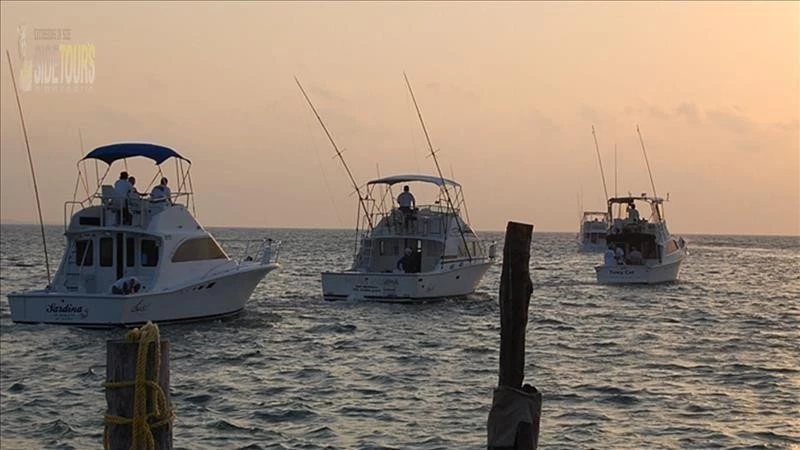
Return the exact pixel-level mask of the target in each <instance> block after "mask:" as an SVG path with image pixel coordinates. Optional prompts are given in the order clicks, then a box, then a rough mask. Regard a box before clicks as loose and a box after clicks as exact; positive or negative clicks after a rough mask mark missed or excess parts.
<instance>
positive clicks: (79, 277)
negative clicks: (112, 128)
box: [8, 143, 279, 327]
mask: <svg viewBox="0 0 800 450" xmlns="http://www.w3.org/2000/svg"><path fill="white" fill-rule="evenodd" d="M135 157H143V158H149V159H151V160H153V161H154V162H155V164H156V169H157V173H156V176H155V177H154V178H153V180H154V181H155V180H156V177H160V176H161V175H163V174H162V173H161V164H162V163H163V162H165V161H166V160H169V159H172V160H174V162H175V165H176V174H178V177H179V179H178V180H175V182H176V186H177V189H176V191H175V192H172V193H170V194H169V195H155V193H154V194H152V195H140V194H137V193H131V194H128V195H126V196H122V197H121V196H120V195H119V193H118V192H119V191H116V192H115V188H114V187H113V186H110V185H103V184H102V182H103V180H105V178H106V175H108V173H109V171H110V169H111V166H112V165H113V163H114V162H116V161H119V160H124V159H125V158H135ZM84 159H95V160H100V161H103V162H104V163H106V164H107V165H108V168H107V169H106V172H105V175H103V177H102V179H101V180H99V181H98V183H97V184H98V189H97V192H95V193H94V194H91V195H89V196H88V198H86V199H83V200H75V199H73V200H72V201H68V202H66V203H65V204H64V229H65V237H66V247H65V252H64V256H63V258H62V260H61V264H60V266H59V268H58V270H57V272H56V273H55V275H54V276H53V278H52V280H48V283H49V284H48V285H47V286H46V287H45V288H44V289H42V290H37V291H30V292H21V293H12V294H9V295H8V301H9V304H10V307H11V319H12V320H13V321H14V322H20V323H51V324H66V325H78V326H84V327H105V326H120V325H121V326H131V325H136V324H142V323H146V322H148V321H153V322H179V321H197V320H206V319H214V318H221V317H225V316H231V315H235V314H237V313H239V312H240V311H242V309H243V308H244V306H245V303H246V302H247V300H248V299H249V298H250V295H251V294H252V292H253V290H254V289H255V288H256V285H257V284H258V283H259V282H260V281H261V280H262V279H263V278H264V277H265V276H266V275H267V273H269V272H271V271H273V270H275V269H277V268H278V267H279V264H278V263H277V259H278V250H279V243H277V242H272V241H271V240H268V239H264V240H256V241H253V242H240V243H239V247H240V249H241V250H242V253H243V254H242V257H241V258H240V259H238V260H237V259H232V258H231V257H230V256H228V254H227V253H226V252H225V250H223V249H222V247H221V246H220V244H219V243H218V242H217V241H216V240H215V239H214V237H213V236H212V235H211V234H210V233H209V232H208V231H206V230H205V229H204V228H203V227H202V226H201V225H200V224H199V223H198V222H197V220H195V217H194V214H193V212H194V198H193V195H192V192H191V185H192V184H191V175H190V173H189V172H190V167H191V163H190V162H189V160H187V159H185V158H184V157H182V156H181V155H179V154H178V153H177V152H175V151H174V150H173V149H170V148H167V147H163V146H160V145H154V144H146V143H118V144H112V145H108V146H105V147H100V148H97V149H95V150H93V151H92V152H90V153H89V154H88V155H86V157H85V158H84ZM79 164H80V163H79ZM79 177H80V165H79ZM87 191H88V189H87ZM76 192H77V188H76ZM167 192H169V191H167ZM161 193H162V194H163V191H161ZM190 209H191V211H190ZM68 210H71V211H72V212H70V211H68ZM48 278H49V269H48Z"/></svg>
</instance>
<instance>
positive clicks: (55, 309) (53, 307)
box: [47, 303, 83, 314]
mask: <svg viewBox="0 0 800 450" xmlns="http://www.w3.org/2000/svg"><path fill="white" fill-rule="evenodd" d="M47 312H49V313H78V314H80V313H82V312H83V306H75V305H73V304H72V303H67V304H66V305H59V304H57V303H50V306H48V307H47Z"/></svg>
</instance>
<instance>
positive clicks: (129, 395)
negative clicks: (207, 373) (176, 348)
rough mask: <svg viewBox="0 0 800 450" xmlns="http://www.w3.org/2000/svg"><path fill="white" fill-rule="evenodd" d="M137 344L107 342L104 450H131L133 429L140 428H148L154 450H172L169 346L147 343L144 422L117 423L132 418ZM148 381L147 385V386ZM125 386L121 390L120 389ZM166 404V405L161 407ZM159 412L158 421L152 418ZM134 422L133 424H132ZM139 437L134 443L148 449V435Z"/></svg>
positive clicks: (165, 343) (165, 342)
mask: <svg viewBox="0 0 800 450" xmlns="http://www.w3.org/2000/svg"><path fill="white" fill-rule="evenodd" d="M139 345H140V343H139V342H136V341H130V340H110V341H108V342H107V362H106V403H107V405H108V412H107V414H106V427H107V428H106V436H105V446H106V448H107V449H110V450H130V449H131V448H132V444H133V440H134V433H135V430H134V427H135V426H137V425H142V426H144V427H145V428H149V430H150V431H149V432H150V433H151V435H152V442H153V444H154V447H153V448H154V449H155V450H171V449H172V420H171V417H172V411H171V408H172V402H171V401H170V396H169V342H168V341H159V342H150V343H148V344H146V345H147V346H148V349H147V355H146V362H145V366H146V368H145V374H146V376H145V381H144V386H141V385H140V386H139V388H144V389H145V392H144V396H145V398H146V408H145V410H144V412H145V414H147V415H148V416H147V418H146V419H143V422H142V423H141V424H136V423H125V424H122V423H116V422H120V421H123V420H124V419H133V418H134V416H135V400H136V394H135V389H136V388H137V386H136V385H135V384H136V379H137V363H138V355H139V352H140V348H139ZM156 345H158V346H159V349H160V352H158V353H160V355H159V356H160V358H159V361H158V363H156V355H157V354H158V353H157V352H156ZM156 367H158V386H160V387H161V390H162V392H163V395H164V397H162V398H161V399H159V395H160V393H158V392H157V389H156V388H155V386H154V383H152V381H153V380H154V379H155V368H156ZM148 380H149V383H148ZM121 385H124V386H121ZM163 403H165V404H163ZM154 412H158V413H159V415H160V417H153V414H154ZM134 422H135V421H134ZM144 433H145V434H144V435H139V437H138V439H137V442H138V444H139V445H138V446H140V447H141V448H148V447H149V446H148V443H147V441H149V440H150V437H149V435H147V432H146V431H145V432H144Z"/></svg>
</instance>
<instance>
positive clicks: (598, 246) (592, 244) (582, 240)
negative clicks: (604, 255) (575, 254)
mask: <svg viewBox="0 0 800 450" xmlns="http://www.w3.org/2000/svg"><path fill="white" fill-rule="evenodd" d="M608 228H609V222H608V213H607V212H605V211H584V212H583V215H582V217H581V225H580V231H579V233H578V239H577V240H578V247H579V248H580V250H581V251H584V252H602V251H604V250H605V249H606V233H608Z"/></svg>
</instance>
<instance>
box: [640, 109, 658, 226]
mask: <svg viewBox="0 0 800 450" xmlns="http://www.w3.org/2000/svg"><path fill="white" fill-rule="evenodd" d="M636 133H637V134H638V135H639V143H640V144H642V153H643V154H644V162H645V164H647V174H648V175H650V186H651V187H652V188H653V197H654V198H658V194H657V193H656V183H655V181H653V172H652V171H651V170H650V161H649V160H648V159H647V150H645V148H644V139H642V132H641V131H639V125H638V124H637V125H636ZM655 209H656V211H658V210H659V208H658V207H656V208H655ZM660 209H662V210H663V209H664V204H663V203H662V204H661V208H660ZM659 219H663V217H659Z"/></svg>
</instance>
